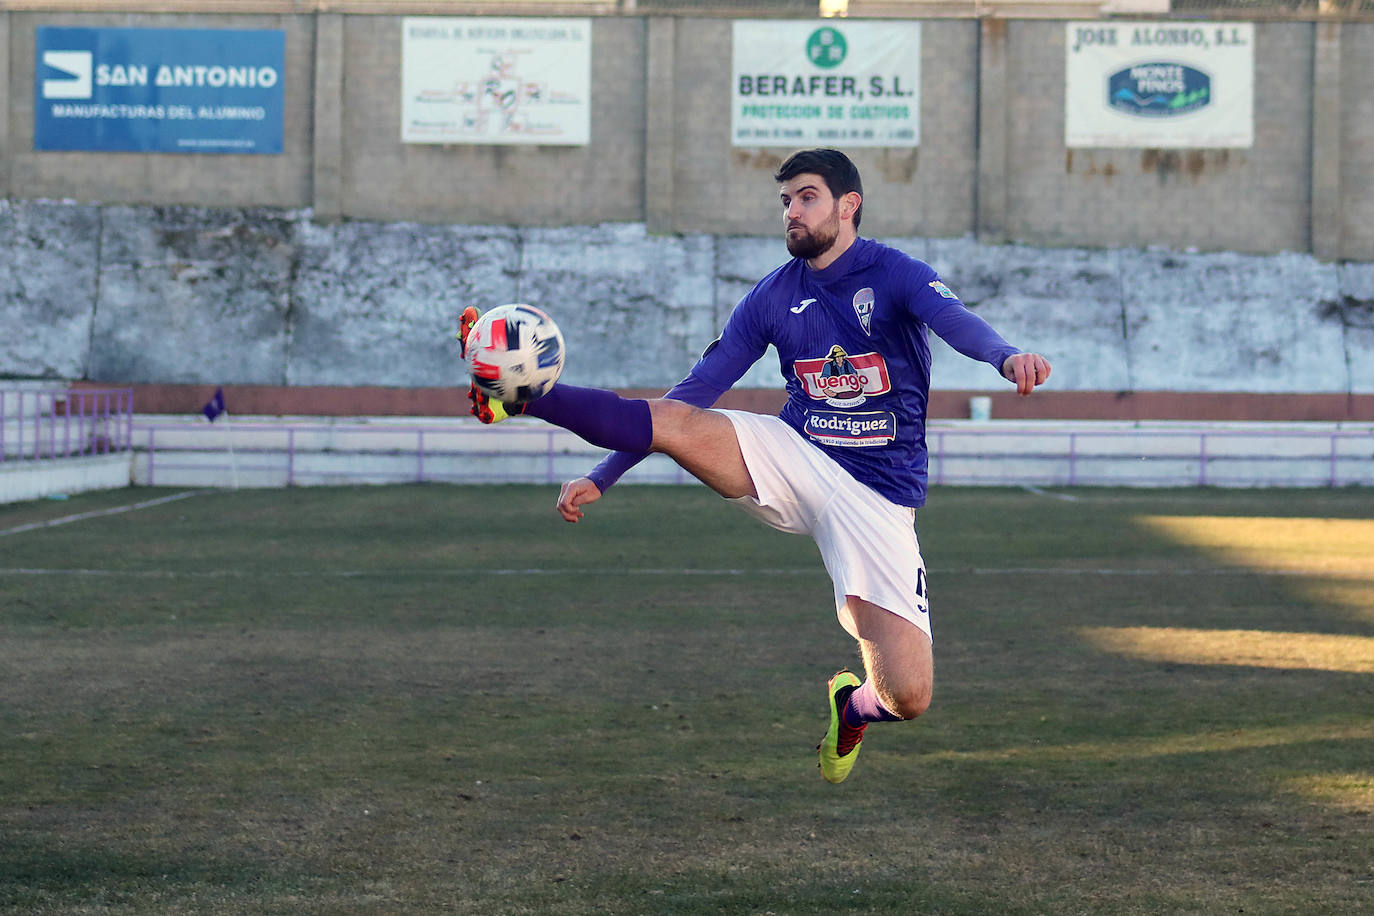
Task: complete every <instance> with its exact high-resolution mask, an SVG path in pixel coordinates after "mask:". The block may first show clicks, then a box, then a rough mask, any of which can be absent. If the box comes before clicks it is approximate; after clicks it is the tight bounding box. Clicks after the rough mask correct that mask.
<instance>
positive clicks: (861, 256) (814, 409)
mask: <svg viewBox="0 0 1374 916" xmlns="http://www.w3.org/2000/svg"><path fill="white" fill-rule="evenodd" d="M927 328H929V329H932V330H934V331H935V332H936V333H937V334H939V335H940V337H941V338H942V339H943V340H944V341H945V342H946V343H948V344H949V345H950V346H952V347H954V348H955V349H956V350H958V351H959V352H961V353H963V354H964V355H966V356H969V357H971V358H973V359H977V360H982V361H984V362H987V363H990V364H991V365H992V366H993V367H994V368H995V369H996V370H997V371H998V372H999V373H1000V371H1001V367H1002V363H1003V362H1004V361H1005V360H1006V358H1007V357H1008V356H1011V355H1012V354H1013V353H1017V352H1019V351H1018V350H1017V349H1016V348H1015V347H1013V346H1011V345H1010V344H1008V343H1007V342H1006V341H1005V340H1003V339H1002V337H1001V336H1000V335H998V333H997V332H996V331H994V330H993V329H992V328H991V327H990V326H989V325H988V324H987V322H985V321H983V320H982V319H981V318H979V317H978V316H977V315H975V314H973V313H972V312H970V311H969V310H968V309H967V308H965V307H964V304H963V303H962V302H960V301H959V299H958V297H957V296H955V295H954V293H953V292H951V291H950V289H949V287H947V286H945V285H944V284H943V283H941V282H940V279H939V277H938V276H937V275H936V273H935V271H934V269H932V268H931V267H930V266H929V265H928V264H926V263H924V262H922V261H919V260H917V259H915V258H913V257H911V256H909V255H907V254H904V253H903V252H900V251H898V250H897V249H895V248H890V247H888V246H887V245H883V244H881V243H879V242H874V241H871V240H869V239H857V240H856V241H855V242H854V244H853V245H851V246H850V247H849V249H848V250H846V251H845V253H844V254H842V255H841V256H840V257H839V258H838V259H836V261H835V262H834V263H833V264H831V265H830V266H828V267H826V268H825V269H824V270H813V269H812V268H811V267H810V266H809V265H807V263H806V261H804V260H802V259H801V258H793V259H792V260H791V261H788V262H787V263H786V264H784V265H782V266H781V267H779V268H778V269H777V270H775V271H773V272H772V273H770V274H769V275H768V276H766V277H764V278H763V279H762V280H760V281H759V283H758V284H757V285H756V286H755V287H754V288H753V289H752V290H750V292H749V293H748V295H746V296H745V297H744V298H743V299H741V300H740V302H739V304H738V305H737V306H735V309H734V311H733V312H732V313H731V314H730V318H729V320H728V321H727V322H726V324H725V329H724V330H723V331H722V332H721V336H720V339H719V340H717V341H716V342H714V343H713V344H711V346H710V347H708V348H707V349H706V352H705V353H703V354H702V356H701V359H700V360H699V361H698V362H697V364H696V366H694V367H693V368H692V371H691V373H690V374H689V375H688V376H687V378H685V379H684V380H683V381H682V382H680V383H679V384H678V385H676V386H675V387H674V388H673V390H672V391H669V392H668V394H667V395H666V396H667V397H670V398H676V399H678V400H682V401H686V402H688V403H690V404H695V405H696V406H698V407H709V406H711V405H712V404H714V403H715V402H716V401H717V400H718V399H719V398H720V396H721V395H722V394H724V393H725V392H726V391H728V390H729V389H730V387H731V386H732V385H734V384H735V382H737V381H739V379H740V377H741V376H743V375H744V373H745V372H746V371H747V370H748V369H749V367H750V366H752V365H753V364H754V363H755V362H757V361H758V359H759V357H761V356H763V354H764V352H765V350H766V349H767V347H768V345H769V344H772V345H774V346H775V347H777V350H778V357H779V360H778V368H779V369H780V370H781V372H782V375H783V378H784V379H786V381H787V403H786V404H785V405H784V406H783V409H782V412H781V413H780V414H779V416H780V417H781V418H782V420H783V421H784V422H786V423H787V424H788V425H790V426H791V427H792V428H793V429H795V430H796V431H797V432H798V433H800V434H801V435H802V437H803V438H805V439H806V440H807V441H809V442H810V443H812V444H813V445H815V446H816V447H817V448H819V449H821V450H822V451H824V452H825V453H826V454H828V455H829V456H830V457H831V458H833V459H835V461H836V462H837V463H838V464H840V465H841V466H842V467H844V468H845V469H846V470H848V471H849V472H850V473H851V474H853V475H854V477H855V478H857V479H858V480H859V481H861V482H863V483H865V484H867V485H868V486H870V487H872V488H873V489H874V490H876V491H878V492H879V493H881V494H882V495H883V496H885V497H887V498H888V499H890V500H892V501H893V502H895V503H897V504H899V505H903V506H921V505H924V503H925V495H926V466H927V454H926V441H925V431H926V429H925V428H926V403H927V400H928V397H929V392H930V345H929V343H928V341H927V338H926V332H927ZM637 459H638V456H628V455H621V454H619V453H618V454H616V455H612V456H611V457H610V458H608V459H607V460H606V461H603V462H602V463H601V464H600V465H598V466H597V468H596V470H595V471H593V472H592V474H591V475H590V476H591V478H592V480H593V481H595V482H596V483H597V485H598V486H599V487H600V488H601V489H602V490H603V491H604V490H605V489H606V487H608V486H609V485H610V484H611V483H613V482H614V480H615V479H616V478H618V477H619V475H620V474H621V473H623V472H624V471H625V470H626V469H628V468H629V467H630V466H631V465H632V464H633V462H634V461H635V460H637Z"/></svg>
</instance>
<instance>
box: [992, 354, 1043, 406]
mask: <svg viewBox="0 0 1374 916" xmlns="http://www.w3.org/2000/svg"><path fill="white" fill-rule="evenodd" d="M1002 376H1003V378H1005V379H1006V380H1007V381H1009V382H1015V383H1016V393H1017V394H1019V395H1021V397H1025V396H1026V395H1028V394H1030V393H1031V392H1032V391H1033V390H1035V386H1036V385H1043V384H1045V380H1046V379H1048V378H1049V377H1050V361H1049V360H1047V359H1045V357H1043V356H1041V355H1040V354H1039V353H1014V354H1012V355H1011V356H1008V357H1007V361H1006V362H1004V363H1002Z"/></svg>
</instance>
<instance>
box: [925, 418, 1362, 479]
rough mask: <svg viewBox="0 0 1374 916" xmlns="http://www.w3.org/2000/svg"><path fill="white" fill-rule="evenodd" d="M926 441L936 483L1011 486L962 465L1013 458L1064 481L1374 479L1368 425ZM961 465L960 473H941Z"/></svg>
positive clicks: (971, 433) (995, 433)
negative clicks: (1124, 465)
mask: <svg viewBox="0 0 1374 916" xmlns="http://www.w3.org/2000/svg"><path fill="white" fill-rule="evenodd" d="M927 438H928V443H927V444H928V445H929V448H930V458H931V471H932V475H931V479H932V482H934V483H936V484H942V483H948V484H962V485H969V484H986V485H989V486H999V485H1002V484H1004V483H1011V484H1014V483H1016V482H1017V479H1016V478H1017V475H1015V474H1013V475H1007V474H1004V473H1003V474H999V473H995V472H993V473H978V472H977V470H976V469H975V470H970V465H974V466H976V465H977V463H978V462H983V463H988V462H992V461H1003V462H1006V461H1015V462H1018V463H1019V464H1020V465H1021V466H1022V468H1023V469H1024V470H1025V471H1026V473H1025V476H1026V477H1027V478H1031V477H1038V478H1040V479H1041V480H1044V481H1045V482H1048V483H1052V484H1057V485H1063V486H1077V485H1087V486H1094V485H1098V486H1100V485H1104V484H1107V485H1118V486H1180V485H1183V486H1188V485H1193V486H1295V487H1313V486H1316V487H1340V486H1349V485H1364V486H1368V485H1371V484H1374V428H1370V427H1367V426H1357V427H1354V428H1349V429H1340V428H1336V429H1320V430H1305V429H1293V428H1283V427H1256V428H1253V429H1238V428H1226V427H1222V428H1216V429H1160V428H1149V427H1144V428H1121V429H1088V430H1066V429H1054V428H1053V427H1049V426H1047V427H1040V428H1025V427H1022V428H1014V427H1013V428H1006V429H997V428H996V427H995V426H993V427H987V428H984V429H978V430H976V432H975V430H974V428H973V427H963V428H960V429H942V430H931V431H930V432H929V433H928V434H927ZM951 440H953V443H954V444H951ZM992 443H1000V444H999V445H996V446H993V445H992ZM1126 461H1130V462H1132V464H1134V465H1135V466H1134V467H1133V468H1131V469H1130V470H1129V471H1123V470H1122V469H1121V468H1120V465H1121V463H1122V462H1126ZM1114 465H1115V467H1113V466H1114ZM960 467H962V468H963V470H960V471H950V470H948V469H949V468H960ZM1108 468H1110V470H1107V469H1108ZM1032 469H1040V472H1039V473H1036V471H1035V470H1032Z"/></svg>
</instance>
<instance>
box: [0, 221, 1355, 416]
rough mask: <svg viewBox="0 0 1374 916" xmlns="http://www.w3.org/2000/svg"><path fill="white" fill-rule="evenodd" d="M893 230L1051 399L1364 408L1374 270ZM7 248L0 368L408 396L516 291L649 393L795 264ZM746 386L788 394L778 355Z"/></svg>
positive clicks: (289, 224) (500, 242)
mask: <svg viewBox="0 0 1374 916" xmlns="http://www.w3.org/2000/svg"><path fill="white" fill-rule="evenodd" d="M885 240H886V241H888V242H889V243H891V244H894V245H896V246H897V247H900V248H902V249H904V250H906V251H908V252H910V253H912V254H913V255H915V256H917V257H920V258H923V259H924V260H926V261H928V262H929V263H931V264H932V265H934V266H935V267H936V268H937V269H938V270H939V271H941V273H942V274H943V276H944V277H945V278H946V280H947V282H948V283H949V284H950V285H951V286H952V287H953V288H954V290H955V291H956V292H958V293H959V294H960V295H961V296H962V297H963V298H964V300H965V301H966V302H967V303H968V304H969V306H970V307H971V308H973V309H975V310H976V311H977V312H978V313H979V314H981V315H983V316H984V317H986V318H987V319H988V320H989V321H991V322H992V324H993V325H994V326H995V327H997V328H998V329H999V330H1000V331H1002V333H1003V334H1004V335H1005V336H1006V337H1007V338H1008V339H1009V340H1010V341H1011V342H1013V343H1014V344H1017V345H1019V346H1021V347H1023V348H1026V349H1034V350H1038V351H1040V352H1043V353H1045V354H1047V355H1049V356H1050V357H1051V358H1052V359H1053V360H1054V361H1055V372H1054V377H1053V379H1052V384H1051V386H1050V387H1051V388H1052V389H1053V390H1054V391H1059V392H1075V391H1081V392H1087V391H1096V392H1112V393H1130V392H1151V391H1176V392H1199V393H1206V392H1251V393H1268V394H1276V395H1288V394H1313V393H1320V394H1326V395H1331V396H1337V397H1340V398H1363V399H1364V403H1365V404H1366V406H1367V407H1370V408H1374V398H1371V397H1370V395H1374V359H1371V358H1370V357H1371V355H1374V263H1344V264H1330V263H1326V262H1323V261H1320V260H1318V259H1316V258H1314V257H1312V256H1311V255H1306V254H1294V253H1289V254H1284V255H1277V256H1261V255H1243V254H1236V253H1203V252H1192V253H1189V252H1178V251H1168V250H1164V249H1156V248H1130V249H1112V250H1102V249H1096V248H1054V249H1047V248H1033V247H1029V246H1024V245H988V244H984V243H981V242H979V241H977V240H976V239H974V238H972V237H967V236H966V237H964V238H956V239H927V238H921V237H912V236H907V237H899V238H894V237H889V238H886V239H885ZM0 250H4V251H6V252H7V257H6V258H5V259H4V260H3V261H0V327H4V328H5V329H6V332H7V333H6V334H5V335H3V336H0V376H8V377H12V378H13V377H48V378H66V379H92V380H101V381H105V382H110V383H113V382H119V383H121V384H125V383H180V384H203V385H228V384H238V385H267V386H283V385H285V386H387V387H397V388H414V387H432V386H440V387H442V386H454V385H458V384H460V383H461V382H462V380H463V379H464V377H465V376H464V374H463V372H462V370H461V369H460V367H459V365H458V362H457V354H456V346H455V345H454V343H453V331H454V329H455V327H456V324H457V318H458V315H459V313H460V312H461V310H462V308H463V307H464V306H465V305H467V304H470V303H476V304H479V305H482V306H490V305H495V304H499V303H502V302H513V301H524V302H530V303H533V304H536V305H539V306H542V307H545V308H547V309H548V310H550V311H551V312H552V314H553V315H554V316H555V317H556V318H557V320H558V321H559V323H560V325H561V327H562V328H563V331H564V334H565V337H566V339H567V344H568V347H569V363H568V367H567V370H566V375H565V377H566V378H567V380H568V381H570V382H574V383H578V384H592V385H600V386H610V387H617V388H653V387H658V388H660V389H661V388H663V387H666V386H668V385H670V384H672V383H674V382H676V381H677V380H678V379H679V378H680V377H681V376H682V375H683V374H684V373H685V372H686V370H687V369H688V368H689V367H690V366H691V365H692V363H693V362H694V361H695V359H696V356H697V354H698V353H699V352H700V351H701V350H702V348H703V347H704V346H705V345H706V344H707V343H709V342H710V341H711V339H712V338H713V337H714V336H715V334H716V333H717V331H718V329H719V327H720V326H721V324H722V323H723V322H724V319H725V317H726V315H727V314H728V312H729V310H730V308H732V307H733V305H734V303H735V302H736V301H737V300H738V299H739V298H740V296H742V295H743V294H744V292H745V291H747V290H748V288H749V287H750V286H751V285H752V284H753V283H754V282H755V281H756V280H757V279H758V278H759V277H761V276H763V275H764V274H765V273H767V272H768V271H769V270H771V269H772V268H774V267H775V266H777V265H778V264H779V263H781V262H782V261H783V260H785V259H786V257H787V255H786V251H785V249H784V246H783V244H782V240H781V238H780V237H773V238H756V237H752V236H715V235H673V236H664V235H653V234H650V233H649V232H648V231H647V229H646V227H645V226H644V225H643V224H642V223H608V224H603V225H597V226H574V227H552V228H549V227H525V228H513V227H509V226H447V225H430V224H424V223H397V222H365V221H356V220H355V221H344V222H336V223H319V222H316V221H314V220H312V219H311V218H310V217H309V215H308V214H306V213H304V212H301V211H278V210H267V209H259V210H229V209H205V208H188V207H133V206H125V205H95V204H76V203H71V204H62V203H52V202H27V201H15V202H0ZM933 349H934V350H935V358H936V366H935V382H936V386H937V388H940V389H958V390H975V391H979V390H981V391H989V390H991V391H1002V390H1004V389H1005V387H1006V386H1005V383H1004V382H1003V381H1002V380H1001V379H1000V377H999V376H998V375H997V374H996V373H995V372H994V371H993V369H992V368H990V367H988V366H985V365H982V364H978V363H973V362H971V361H969V360H967V359H965V358H963V357H961V356H958V355H957V354H954V353H953V351H951V350H949V349H948V348H946V347H945V346H944V345H943V344H938V343H937V344H934V345H933ZM740 384H741V387H758V388H777V387H779V384H780V383H779V381H778V369H777V363H776V360H775V359H770V358H768V357H765V358H764V360H762V361H761V362H760V363H759V364H758V365H757V366H755V368H754V369H753V370H752V371H751V372H750V373H749V374H748V375H747V376H746V377H745V378H744V379H743V380H742V381H741V383H740ZM1032 400H1034V399H1032ZM137 409H139V410H143V411H146V410H148V407H147V406H145V405H143V404H142V403H141V402H140V403H139V406H138V408H137ZM192 409H194V407H193V408H192ZM1288 417H1289V418H1292V419H1297V418H1299V416H1298V415H1296V414H1289V415H1288ZM1308 418H1311V419H1319V418H1324V419H1341V418H1346V419H1356V418H1358V417H1357V416H1356V415H1353V414H1350V413H1346V414H1338V415H1334V416H1313V417H1308ZM1368 419H1374V416H1371V417H1368Z"/></svg>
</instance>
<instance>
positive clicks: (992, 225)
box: [974, 18, 1010, 245]
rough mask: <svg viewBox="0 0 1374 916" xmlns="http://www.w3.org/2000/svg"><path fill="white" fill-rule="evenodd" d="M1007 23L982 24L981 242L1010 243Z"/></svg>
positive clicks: (978, 228) (976, 220)
mask: <svg viewBox="0 0 1374 916" xmlns="http://www.w3.org/2000/svg"><path fill="white" fill-rule="evenodd" d="M1007 104H1008V103H1007V21H1006V20H1005V19H992V18H984V19H982V20H980V21H979V23H978V183H977V196H976V204H975V206H976V207H977V212H976V213H975V214H974V227H975V231H976V233H977V236H978V240H979V241H980V242H984V243H987V244H991V245H996V244H999V243H1001V242H1005V241H1006V240H1007V156H1008V145H1009V143H1010V136H1009V129H1008V122H1009V116H1008V109H1007Z"/></svg>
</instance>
